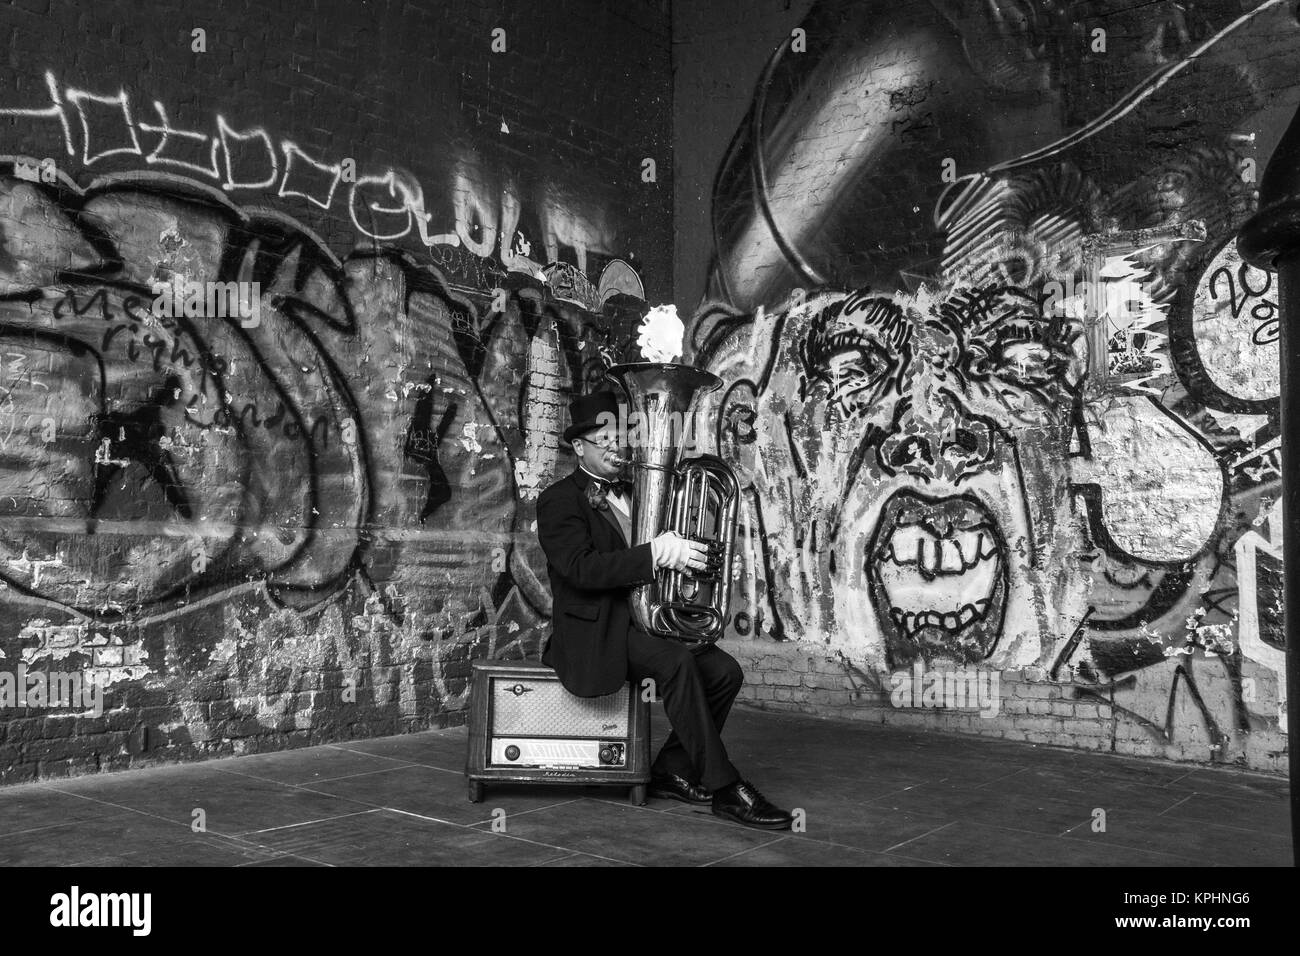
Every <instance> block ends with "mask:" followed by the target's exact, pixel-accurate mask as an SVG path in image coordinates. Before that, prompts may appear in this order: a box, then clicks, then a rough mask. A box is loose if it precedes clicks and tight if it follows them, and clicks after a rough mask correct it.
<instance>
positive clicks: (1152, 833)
mask: <svg viewBox="0 0 1300 956" xmlns="http://www.w3.org/2000/svg"><path fill="white" fill-rule="evenodd" d="M654 727H655V730H656V732H657V735H656V736H657V737H658V736H661V735H662V734H663V733H664V732H665V730H666V722H665V720H664V718H663V714H662V712H661V711H659V712H657V713H656V714H655V719H654ZM726 738H727V741H728V746H729V747H730V749H731V753H732V758H733V760H734V761H735V762H736V764H737V765H738V766H740V768H741V769H742V771H743V772H745V773H746V774H747V775H748V776H749V777H750V778H752V779H753V780H754V782H755V783H756V784H758V785H759V786H760V787H761V788H762V790H763V791H764V793H766V794H767V795H768V796H769V797H770V798H771V799H772V800H773V801H775V802H776V803H778V804H780V805H783V806H786V807H792V808H793V807H799V808H802V809H803V811H804V814H805V819H806V826H807V829H806V832H802V833H770V832H764V831H759V830H749V829H746V828H744V827H740V826H737V825H735V824H733V823H729V822H726V821H723V820H719V819H717V818H716V817H713V816H712V815H711V814H710V813H708V811H707V809H705V810H704V811H701V810H699V809H697V808H694V807H689V806H686V805H684V804H680V803H675V802H671V801H659V800H652V801H651V802H650V803H649V804H648V805H647V806H644V807H633V806H631V805H630V804H629V803H628V802H627V800H626V794H625V793H624V792H622V791H617V790H600V789H594V788H579V787H557V788H545V787H528V788H489V790H488V792H487V798H486V800H485V801H484V802H483V803H480V804H471V803H469V802H468V801H467V800H466V798H465V781H464V777H463V774H462V769H463V767H464V761H465V731H464V730H463V729H458V730H448V731H436V732H430V733H423V734H413V735H408V736H403V737H388V738H382V739H378V740H367V741H359V742H356V743H348V744H338V745H333V746H328V747H314V748H311V749H309V750H293V751H285V752H281V753H275V754H262V755H257V756H252V757H236V758H231V759H227V760H216V761H209V762H207V763H200V764H189V765H185V766H175V767H163V768H158V769H152V770H143V771H128V772H125V773H117V774H109V775H100V776H95V777H82V778H78V779H74V780H63V781H52V782H49V783H44V784H30V785H24V786H19V787H9V788H5V789H0V865H69V866H136V865H144V866H147V865H153V864H175V865H185V864H188V865H196V866H311V865H332V866H354V865H403V864H414V865H426V866H428V865H434V866H443V865H464V864H470V865H502V866H539V865H540V866H586V865H608V866H616V865H631V866H637V865H679V866H704V865H709V866H782V865H807V864H817V865H834V866H944V865H958V866H960V865H968V864H976V865H1017V866H1032V865H1068V866H1130V865H1152V866H1188V865H1199V866H1204V865H1229V866H1240V865H1248V866H1263V865H1273V866H1289V865H1291V862H1292V860H1291V845H1290V823H1289V817H1288V813H1289V805H1288V802H1287V787H1286V781H1284V780H1282V779H1279V778H1274V777H1267V776H1261V775H1258V774H1247V773H1243V772H1240V771H1235V770H1224V769H1206V768H1198V767H1187V766H1179V765H1172V764H1167V763H1151V762H1145V761H1138V760H1129V759H1126V758H1122V757H1107V756H1100V755H1095V754H1083V753H1075V752H1071V751H1063V750H1052V749H1045V748H1042V747H1033V746H1029V745H1025V744H1014V743H1006V742H1002V741H995V740H983V739H980V738H974V737H959V736H939V735H933V734H915V733H907V732H902V731H896V730H891V729H888V728H882V727H874V726H862V725H857V724H844V723H836V722H831V721H822V720H815V719H812V718H805V717H793V716H787V715H778V714H769V713H763V712H758V711H754V710H747V709H737V711H736V712H735V713H734V715H733V718H732V723H731V724H730V725H729V726H728V728H727V734H726ZM500 810H503V811H504V818H503V819H504V822H505V832H504V833H501V832H494V829H493V826H492V824H493V820H494V819H500V818H502V815H501V813H499V812H495V813H494V811H500ZM1103 814H1104V829H1101V828H1100V825H1099V821H1102V820H1103ZM199 818H201V819H202V821H203V824H204V827H205V828H206V829H204V830H202V831H201V832H195V828H194V826H193V823H194V821H195V820H196V819H199Z"/></svg>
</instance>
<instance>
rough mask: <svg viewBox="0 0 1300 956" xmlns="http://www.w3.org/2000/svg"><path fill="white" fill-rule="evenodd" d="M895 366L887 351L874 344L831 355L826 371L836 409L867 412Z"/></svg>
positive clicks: (870, 343)
mask: <svg viewBox="0 0 1300 956" xmlns="http://www.w3.org/2000/svg"><path fill="white" fill-rule="evenodd" d="M893 365H894V363H893V362H892V361H891V359H890V357H889V356H888V355H887V354H886V353H885V351H884V349H882V348H880V347H879V346H878V345H876V344H875V343H873V342H868V343H864V344H863V345H862V346H860V347H858V348H854V349H851V350H848V351H844V352H838V353H836V354H834V355H832V356H830V358H829V359H828V360H827V363H826V371H827V374H828V378H829V381H830V386H831V388H830V393H831V400H832V403H833V407H836V408H839V409H841V410H842V411H844V412H846V413H856V412H860V411H862V410H864V409H865V408H866V407H867V406H869V405H870V404H871V402H872V401H873V400H874V399H875V397H876V394H877V392H878V391H879V390H880V385H881V383H882V382H883V381H884V380H885V378H886V377H887V376H888V375H889V373H890V371H891V370H892V369H893Z"/></svg>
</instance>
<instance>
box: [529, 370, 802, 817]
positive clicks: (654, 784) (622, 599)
mask: <svg viewBox="0 0 1300 956" xmlns="http://www.w3.org/2000/svg"><path fill="white" fill-rule="evenodd" d="M570 417H571V420H572V424H571V425H570V426H569V427H568V428H567V429H566V430H565V432H564V440H565V441H567V442H570V443H571V444H572V445H573V451H574V454H575V455H576V456H577V458H578V467H577V468H576V469H575V470H574V471H573V473H572V474H570V475H568V476H566V477H564V478H561V479H560V480H559V481H557V482H555V483H554V484H553V485H551V486H550V487H549V488H547V489H546V490H545V491H544V492H542V494H541V497H540V498H539V499H538V502H537V533H538V538H539V539H540V541H541V545H542V550H543V551H544V552H545V553H546V560H547V571H548V574H549V576H550V582H551V595H552V598H553V602H554V608H553V613H552V632H551V636H550V638H549V640H548V642H547V646H546V650H545V652H544V654H543V655H542V662H543V663H544V664H546V665H547V666H549V667H552V668H554V669H555V672H556V674H557V675H558V676H559V678H560V682H561V683H562V684H563V685H564V687H565V688H566V689H567V690H568V691H569V692H570V693H572V694H575V695H577V696H579V697H598V696H601V695H604V694H611V693H614V692H615V691H617V690H618V689H619V688H620V687H621V686H622V685H623V684H624V682H625V681H628V680H631V681H632V682H633V685H634V687H638V688H639V687H641V686H642V682H643V681H645V680H646V679H647V678H648V679H649V680H651V681H653V682H654V687H655V688H656V690H657V692H658V694H659V696H660V697H662V699H663V702H664V710H665V712H666V713H667V715H668V721H669V723H670V724H671V725H672V733H670V734H669V735H668V739H667V740H666V741H665V742H664V746H663V748H662V749H661V750H660V751H659V755H658V756H657V757H656V758H655V761H654V764H653V765H652V766H651V781H650V795H651V796H653V797H657V798H666V799H673V800H681V801H683V802H685V803H690V804H697V805H709V806H711V807H712V811H713V813H714V814H716V815H718V816H721V817H726V818H729V819H732V820H735V821H736V822H738V823H742V824H745V825H746V826H752V827H759V828H762V829H769V830H785V829H789V828H790V825H791V822H792V820H793V818H792V816H791V815H790V814H789V813H788V812H786V811H784V810H781V809H778V808H777V807H775V806H773V805H772V804H771V803H769V802H768V801H767V800H766V799H765V798H764V797H763V795H762V794H761V793H759V792H758V790H757V789H756V788H755V787H754V786H753V785H752V784H750V783H749V782H748V781H746V780H743V779H742V778H741V776H740V774H739V772H738V771H737V770H736V768H735V767H734V766H732V764H731V761H730V760H729V759H728V757H727V750H726V747H725V746H723V743H722V737H721V733H722V727H723V724H724V723H725V721H726V719H727V714H728V713H729V712H730V711H731V704H732V702H733V701H734V700H735V699H736V694H737V693H738V692H739V691H740V685H741V682H742V681H743V680H744V674H743V672H742V671H741V669H740V665H739V664H737V663H736V661H735V659H734V658H733V657H732V656H731V655H730V654H728V653H726V652H725V651H723V650H722V649H720V648H719V647H718V646H717V645H716V644H714V643H711V642H706V641H698V642H694V643H691V644H688V643H685V642H683V641H678V640H674V639H672V638H665V637H656V636H652V635H650V634H647V633H645V632H644V631H642V630H640V629H639V628H638V627H637V626H636V625H635V623H634V622H633V619H632V613H631V608H630V605H629V600H628V599H629V597H630V596H631V594H632V590H633V589H634V588H636V587H638V586H640V585H644V584H648V583H649V582H651V581H652V580H653V578H654V573H655V569H656V568H662V567H666V568H671V569H673V570H677V571H685V570H691V571H701V570H703V569H704V568H705V567H706V564H707V561H708V557H707V553H708V551H707V547H706V545H704V544H701V543H698V542H695V541H691V540H689V539H687V538H684V537H681V536H680V535H678V534H676V533H675V532H672V531H665V532H662V533H660V534H658V535H657V536H656V537H654V538H653V539H652V540H650V541H647V542H645V543H643V544H637V545H634V546H631V547H629V543H630V541H631V539H632V507H633V502H632V489H631V487H629V486H628V484H627V483H626V482H623V481H621V480H620V478H621V466H622V463H623V461H624V458H623V457H622V455H621V452H622V451H623V448H622V442H620V440H619V431H618V422H619V421H620V420H622V419H620V417H619V415H618V401H617V399H616V397H615V395H614V394H613V393H612V392H597V393H595V394H592V395H586V396H583V397H581V398H578V399H576V400H575V401H574V402H573V403H572V405H571V407H570Z"/></svg>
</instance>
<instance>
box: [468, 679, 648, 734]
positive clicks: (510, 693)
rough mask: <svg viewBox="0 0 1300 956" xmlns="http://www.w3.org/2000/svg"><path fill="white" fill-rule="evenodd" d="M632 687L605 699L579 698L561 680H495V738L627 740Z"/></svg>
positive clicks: (493, 692) (618, 691) (493, 711)
mask: <svg viewBox="0 0 1300 956" xmlns="http://www.w3.org/2000/svg"><path fill="white" fill-rule="evenodd" d="M627 695H628V686H627V685H626V684H624V685H623V686H622V687H621V688H619V689H618V690H617V691H615V692H614V693H612V694H607V695H605V696H604V697H575V696H573V695H572V694H570V693H569V692H568V691H567V690H565V689H564V685H562V684H561V683H560V682H559V681H558V680H555V679H553V678H552V679H550V680H536V679H532V678H520V677H494V678H493V679H492V731H491V732H492V734H493V736H498V737H500V736H507V735H521V736H528V735H534V734H545V735H547V736H551V737H625V736H627V732H628V726H627V718H628V696H627Z"/></svg>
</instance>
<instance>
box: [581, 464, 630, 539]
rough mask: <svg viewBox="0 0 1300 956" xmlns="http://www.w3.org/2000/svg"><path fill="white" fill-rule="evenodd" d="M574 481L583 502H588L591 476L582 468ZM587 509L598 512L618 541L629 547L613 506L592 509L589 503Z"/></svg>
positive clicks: (607, 505)
mask: <svg viewBox="0 0 1300 956" xmlns="http://www.w3.org/2000/svg"><path fill="white" fill-rule="evenodd" d="M573 480H574V482H575V483H576V484H577V486H578V488H579V490H581V491H582V500H583V501H587V485H588V484H589V483H590V482H591V476H590V475H589V474H587V473H586V472H585V471H583V470H582V469H581V468H578V469H576V470H575V471H574V472H573ZM587 507H588V508H589V509H591V510H592V511H594V512H596V514H597V515H599V516H600V517H601V518H603V519H604V520H605V523H606V524H608V525H609V526H610V527H611V528H613V529H614V533H615V534H616V535H618V540H619V541H620V542H622V544H623V546H624V547H627V546H628V540H627V536H626V535H624V534H623V526H622V525H621V524H620V523H619V520H618V516H617V515H615V514H614V506H613V505H611V504H609V503H608V502H606V503H605V507H604V508H592V506H591V503H590V502H587Z"/></svg>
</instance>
